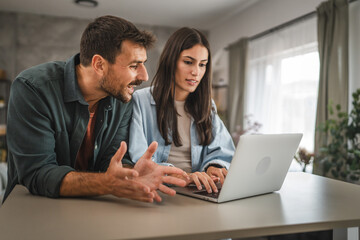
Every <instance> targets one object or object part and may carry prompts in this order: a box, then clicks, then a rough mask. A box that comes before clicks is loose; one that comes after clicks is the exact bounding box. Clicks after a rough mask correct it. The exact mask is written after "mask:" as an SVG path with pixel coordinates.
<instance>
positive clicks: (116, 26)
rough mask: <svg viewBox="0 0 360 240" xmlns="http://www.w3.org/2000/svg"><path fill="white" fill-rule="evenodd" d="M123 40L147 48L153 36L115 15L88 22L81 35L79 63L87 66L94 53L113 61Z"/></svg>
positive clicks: (119, 50) (151, 43)
mask: <svg viewBox="0 0 360 240" xmlns="http://www.w3.org/2000/svg"><path fill="white" fill-rule="evenodd" d="M124 40H130V41H132V42H134V43H137V44H139V45H141V46H143V47H144V48H145V49H148V48H150V47H151V46H152V45H153V43H154V42H155V37H154V36H153V35H152V34H151V33H149V32H147V31H140V30H139V29H138V28H137V27H135V25H134V24H132V23H131V22H129V21H127V20H125V19H123V18H119V17H115V16H102V17H99V18H96V19H95V20H94V21H93V22H91V23H89V25H88V26H87V27H86V29H85V30H84V33H83V35H82V37H81V42H80V63H81V64H82V65H84V66H89V65H90V63H91V60H92V57H93V56H94V55H95V54H99V55H100V56H102V57H103V58H105V59H106V60H107V61H109V62H110V63H111V64H113V63H115V58H116V56H117V55H118V54H119V53H120V52H121V44H122V42H123V41H124Z"/></svg>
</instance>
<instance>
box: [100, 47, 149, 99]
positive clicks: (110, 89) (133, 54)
mask: <svg viewBox="0 0 360 240" xmlns="http://www.w3.org/2000/svg"><path fill="white" fill-rule="evenodd" d="M146 60H147V56H146V49H145V48H144V47H143V46H141V45H139V44H136V43H134V42H131V41H128V40H125V41H123V42H122V47H121V53H120V54H118V55H117V56H116V58H115V63H114V64H109V65H108V66H109V67H108V71H107V72H106V73H105V76H104V77H103V78H102V79H101V81H100V87H101V88H102V90H103V91H105V92H106V93H107V94H108V95H110V96H113V97H115V98H117V99H118V100H120V101H122V102H124V103H126V102H129V101H130V100H131V98H132V94H133V93H134V87H136V86H138V85H140V84H141V83H142V82H143V81H147V80H148V79H149V76H148V73H147V71H146V67H145V65H144V63H145V62H146Z"/></svg>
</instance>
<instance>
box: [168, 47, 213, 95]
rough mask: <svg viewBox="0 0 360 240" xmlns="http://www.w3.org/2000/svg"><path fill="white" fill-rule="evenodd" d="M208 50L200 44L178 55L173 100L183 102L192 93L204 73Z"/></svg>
mask: <svg viewBox="0 0 360 240" xmlns="http://www.w3.org/2000/svg"><path fill="white" fill-rule="evenodd" d="M208 56H209V53H208V50H207V49H206V48H205V47H204V46H203V45H200V44H197V45H195V46H193V47H192V48H189V49H186V50H184V51H182V52H181V53H180V56H179V59H178V61H177V64H176V72H175V100H176V101H185V99H186V98H187V96H188V95H189V94H190V93H192V92H194V91H195V90H196V88H197V87H198V85H199V84H200V81H201V79H202V78H203V76H204V74H205V72H206V64H207V62H208Z"/></svg>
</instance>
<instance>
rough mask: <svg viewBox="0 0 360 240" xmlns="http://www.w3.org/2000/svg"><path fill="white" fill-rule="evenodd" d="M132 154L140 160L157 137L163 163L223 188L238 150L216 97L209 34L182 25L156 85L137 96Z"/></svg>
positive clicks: (161, 64)
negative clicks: (213, 87) (223, 118)
mask: <svg viewBox="0 0 360 240" xmlns="http://www.w3.org/2000/svg"><path fill="white" fill-rule="evenodd" d="M133 99H134V108H133V110H134V112H133V119H132V123H131V126H130V143H129V153H130V157H131V159H132V160H133V161H134V162H136V161H137V160H138V159H139V158H140V157H141V156H142V154H143V153H144V152H145V151H146V149H147V147H148V145H149V144H150V143H151V142H153V141H157V142H158V143H159V146H158V148H157V151H156V153H155V154H154V156H153V160H154V161H155V162H156V163H158V164H163V165H173V166H175V167H178V168H181V169H183V170H184V171H186V172H188V173H189V177H190V179H191V180H190V181H188V184H189V183H195V184H196V186H197V187H198V189H199V190H200V189H202V187H201V185H202V184H203V185H204V187H205V188H206V190H207V191H208V192H209V193H210V192H212V191H214V192H218V189H217V187H216V184H215V182H214V180H215V181H218V180H219V181H220V182H221V184H222V183H223V182H224V178H225V176H226V174H227V169H228V167H229V166H230V161H231V159H232V156H233V154H234V143H233V141H232V139H231V136H230V134H229V132H228V131H227V129H226V128H225V126H224V124H223V122H222V121H221V120H220V118H219V116H218V115H217V114H216V107H215V104H214V102H213V101H212V99H211V54H210V48H209V43H208V41H207V39H206V38H205V36H204V35H203V34H202V33H201V32H200V31H198V30H196V29H191V28H181V29H179V30H177V31H176V32H175V33H173V34H172V35H171V37H170V38H169V40H168V41H167V43H166V44H165V47H164V50H163V52H162V54H161V56H160V61H159V66H158V69H157V72H156V75H155V78H154V80H153V82H152V84H151V88H145V89H141V90H138V91H136V92H135V93H134V95H133Z"/></svg>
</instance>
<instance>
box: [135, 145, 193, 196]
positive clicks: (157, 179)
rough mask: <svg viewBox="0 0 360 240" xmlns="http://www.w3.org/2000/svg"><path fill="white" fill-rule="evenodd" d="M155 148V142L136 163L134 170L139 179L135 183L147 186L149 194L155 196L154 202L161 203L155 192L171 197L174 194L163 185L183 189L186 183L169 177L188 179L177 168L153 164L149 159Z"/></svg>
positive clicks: (180, 179)
mask: <svg viewBox="0 0 360 240" xmlns="http://www.w3.org/2000/svg"><path fill="white" fill-rule="evenodd" d="M157 146H158V144H157V142H152V143H151V144H150V146H149V148H148V149H147V151H146V152H145V153H144V155H143V156H142V157H141V158H140V159H139V160H138V161H137V163H136V164H135V167H134V169H135V170H136V171H137V172H138V173H139V177H137V178H136V181H139V182H141V183H143V184H145V185H147V186H149V187H150V190H151V192H152V193H154V194H155V200H156V201H161V198H160V196H159V195H158V194H157V193H156V190H160V191H161V192H163V193H165V194H168V195H171V196H173V195H175V194H176V192H175V191H174V190H173V189H171V188H169V187H167V186H165V185H164V184H173V185H177V186H180V187H184V186H185V185H186V181H185V180H183V179H182V178H178V177H175V176H169V175H180V176H183V178H185V179H189V177H188V175H187V174H186V173H185V172H184V171H183V170H181V169H179V168H176V167H168V166H160V165H158V164H157V163H155V162H153V161H152V159H151V158H152V156H153V154H154V153H155V151H156V148H157Z"/></svg>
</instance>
